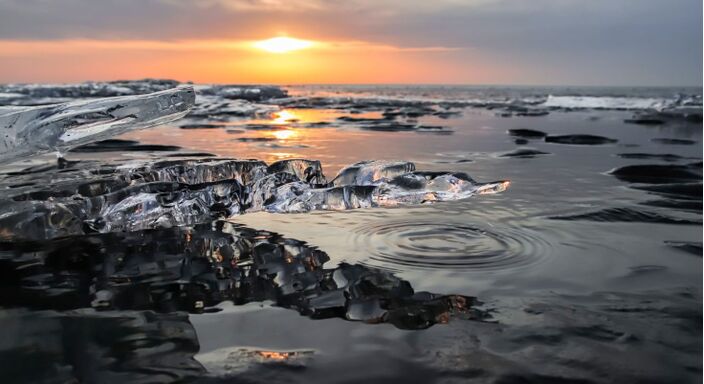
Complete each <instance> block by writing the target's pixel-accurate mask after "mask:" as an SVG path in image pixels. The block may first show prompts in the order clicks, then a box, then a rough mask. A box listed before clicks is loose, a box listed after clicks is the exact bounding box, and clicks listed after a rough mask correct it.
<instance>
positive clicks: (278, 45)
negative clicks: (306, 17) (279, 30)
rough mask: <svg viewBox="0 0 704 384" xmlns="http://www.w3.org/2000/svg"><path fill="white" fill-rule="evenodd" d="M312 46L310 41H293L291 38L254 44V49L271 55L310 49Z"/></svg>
mask: <svg viewBox="0 0 704 384" xmlns="http://www.w3.org/2000/svg"><path fill="white" fill-rule="evenodd" d="M312 46H313V42H312V41H307V40H301V39H294V38H291V37H274V38H271V39H267V40H262V41H257V42H255V43H254V47H255V48H258V49H261V50H264V51H267V52H271V53H287V52H291V51H298V50H301V49H305V48H310V47H312Z"/></svg>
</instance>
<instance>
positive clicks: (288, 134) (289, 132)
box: [273, 129, 296, 140]
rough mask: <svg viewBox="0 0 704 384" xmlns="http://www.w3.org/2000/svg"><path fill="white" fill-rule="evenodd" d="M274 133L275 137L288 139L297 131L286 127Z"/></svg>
mask: <svg viewBox="0 0 704 384" xmlns="http://www.w3.org/2000/svg"><path fill="white" fill-rule="evenodd" d="M273 135H274V137H276V138H277V139H279V140H286V139H290V138H291V137H293V136H295V135H296V132H295V131H292V130H290V129H286V130H283V131H275V132H274V133H273Z"/></svg>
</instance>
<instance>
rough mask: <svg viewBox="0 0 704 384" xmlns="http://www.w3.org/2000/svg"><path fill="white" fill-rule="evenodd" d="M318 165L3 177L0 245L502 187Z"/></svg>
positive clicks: (185, 166)
mask: <svg viewBox="0 0 704 384" xmlns="http://www.w3.org/2000/svg"><path fill="white" fill-rule="evenodd" d="M325 180H326V178H325V176H324V175H323V172H322V166H321V165H320V162H318V161H312V160H304V159H290V160H283V161H280V162H276V163H273V164H271V165H269V166H267V165H266V164H265V163H263V162H261V161H256V160H228V159H207V160H172V161H158V162H147V163H135V162H127V163H121V164H116V165H102V166H99V167H91V166H90V165H89V164H81V163H75V164H73V165H72V167H69V168H66V169H61V170H57V169H56V168H55V167H53V168H49V169H44V170H37V169H29V170H26V171H25V172H15V173H13V174H12V175H10V176H9V177H6V178H5V179H4V180H0V196H1V197H2V199H0V238H6V239H16V238H33V239H45V238H54V237H60V236H68V235H79V234H85V233H91V232H102V233H107V232H117V231H136V230H142V229H150V228H165V227H174V226H183V225H194V224H198V223H204V222H209V221H212V220H214V219H217V218H220V217H231V216H235V215H239V214H243V213H247V212H256V211H267V212H275V213H294V212H309V211H314V210H347V209H355V208H373V207H390V206H398V205H408V204H422V203H431V202H436V201H448V200H458V199H464V198H467V197H470V196H472V195H475V194H486V193H496V192H501V191H504V190H505V189H506V188H507V187H508V182H507V181H497V182H491V183H479V182H476V181H474V180H473V179H472V178H471V177H469V175H467V174H465V173H452V172H447V173H445V172H422V171H415V165H413V164H412V163H407V162H385V161H369V162H363V163H358V164H355V165H354V166H351V167H348V168H345V169H344V170H343V171H342V172H340V175H338V176H337V177H336V178H335V179H333V181H332V182H330V183H327V184H326V183H325Z"/></svg>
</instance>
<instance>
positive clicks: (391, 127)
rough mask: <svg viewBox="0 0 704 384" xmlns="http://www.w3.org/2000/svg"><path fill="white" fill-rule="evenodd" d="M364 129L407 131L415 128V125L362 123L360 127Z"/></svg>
mask: <svg viewBox="0 0 704 384" xmlns="http://www.w3.org/2000/svg"><path fill="white" fill-rule="evenodd" d="M360 128H361V129H363V130H365V131H377V132H408V131H414V130H416V126H415V125H413V124H401V123H393V124H374V125H364V126H361V127H360Z"/></svg>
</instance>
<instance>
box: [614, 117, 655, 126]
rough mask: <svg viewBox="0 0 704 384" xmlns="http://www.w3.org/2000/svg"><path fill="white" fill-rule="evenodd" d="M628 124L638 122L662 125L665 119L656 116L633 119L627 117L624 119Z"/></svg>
mask: <svg viewBox="0 0 704 384" xmlns="http://www.w3.org/2000/svg"><path fill="white" fill-rule="evenodd" d="M623 122H624V123H626V124H638V125H662V124H665V121H663V120H660V119H657V118H654V117H635V118H633V119H626V120H624V121H623Z"/></svg>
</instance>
